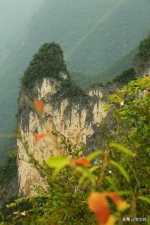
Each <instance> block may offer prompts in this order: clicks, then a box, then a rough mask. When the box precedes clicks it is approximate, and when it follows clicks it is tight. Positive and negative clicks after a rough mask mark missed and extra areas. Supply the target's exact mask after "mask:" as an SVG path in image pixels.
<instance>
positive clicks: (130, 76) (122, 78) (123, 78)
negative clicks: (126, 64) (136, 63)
mask: <svg viewBox="0 0 150 225" xmlns="http://www.w3.org/2000/svg"><path fill="white" fill-rule="evenodd" d="M134 79H135V70H134V68H133V67H131V68H129V69H127V70H125V71H123V72H122V73H121V74H120V75H119V76H117V77H115V78H114V79H113V82H114V83H115V82H118V83H123V84H128V83H129V82H130V81H131V80H134Z"/></svg>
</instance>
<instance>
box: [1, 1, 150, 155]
mask: <svg viewBox="0 0 150 225" xmlns="http://www.w3.org/2000/svg"><path fill="white" fill-rule="evenodd" d="M34 11H36V9H34ZM149 11H150V2H149V1H147V0H143V1H140V0H132V1H130V0H111V1H110V0H105V1H103V0H94V1H91V0H82V1H80V0H76V1H74V0H45V1H44V3H43V5H42V7H40V9H39V11H38V12H37V13H36V14H35V15H34V16H32V19H31V21H30V23H29V25H28V28H27V31H26V33H25V34H24V36H23V37H22V36H21V37H19V40H17V41H16V45H15V47H13V48H12V46H13V45H14V42H12V43H11V40H9V42H8V41H7V44H5V46H7V48H8V49H10V52H9V53H8V54H7V55H6V57H5V60H2V63H1V65H0V107H1V112H0V113H1V116H0V133H10V131H12V129H13V127H14V126H15V112H16V104H17V96H18V90H19V85H20V84H19V79H20V77H21V76H22V74H23V70H25V69H26V67H27V65H28V63H29V61H30V59H31V57H32V55H33V54H34V53H35V52H36V51H37V49H38V48H39V46H40V45H41V44H43V43H45V42H48V43H49V42H52V41H55V42H56V43H59V44H60V46H61V48H62V49H63V51H64V56H65V60H66V63H67V65H68V67H69V69H70V70H75V71H80V72H86V73H88V74H89V73H91V75H89V76H87V77H85V75H84V77H85V81H86V82H87V83H86V84H85V83H84V82H83V81H81V83H80V85H82V86H84V87H85V86H88V85H90V84H92V83H93V80H94V83H95V82H103V81H105V82H106V79H105V80H104V78H106V77H107V80H108V79H109V78H110V76H111V72H110V71H111V70H109V73H107V68H108V67H109V66H111V65H113V63H116V62H117V61H118V60H119V59H120V57H123V56H125V55H126V54H127V53H128V52H130V51H131V50H132V49H134V48H135V47H137V45H138V43H139V41H140V40H142V39H143V38H144V37H145V36H146V34H147V30H148V29H149V21H150V14H149ZM8 46H10V47H8ZM3 56H4V55H2V57H3ZM130 63H131V61H130V62H129V64H130ZM115 68H116V67H115ZM122 69H124V68H122ZM102 71H105V72H104V74H101V72H102ZM114 71H115V69H114ZM116 71H117V72H116V73H117V74H118V70H116ZM93 73H94V74H96V75H94V76H93ZM117 74H116V75H117ZM112 77H114V73H113V75H112ZM76 80H77V79H76ZM78 83H79V82H78ZM1 140H2V139H1ZM1 143H2V142H1ZM2 149H3V146H1V147H0V151H2Z"/></svg>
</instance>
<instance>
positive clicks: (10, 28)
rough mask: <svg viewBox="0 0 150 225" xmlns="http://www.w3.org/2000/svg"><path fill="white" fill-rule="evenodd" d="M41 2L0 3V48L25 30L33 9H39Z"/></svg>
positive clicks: (33, 0)
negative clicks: (17, 33) (20, 31)
mask: <svg viewBox="0 0 150 225" xmlns="http://www.w3.org/2000/svg"><path fill="white" fill-rule="evenodd" d="M42 2H43V0H26V1H24V0H19V1H18V0H13V1H10V0H1V1H0V48H1V47H2V46H4V45H5V44H7V41H8V40H10V38H13V36H14V35H16V32H18V31H19V30H20V29H21V30H25V28H26V26H27V24H28V22H29V20H30V19H31V17H32V13H33V7H34V9H35V8H39V7H40V5H41V3H42Z"/></svg>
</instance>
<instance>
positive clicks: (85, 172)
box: [77, 166, 95, 185]
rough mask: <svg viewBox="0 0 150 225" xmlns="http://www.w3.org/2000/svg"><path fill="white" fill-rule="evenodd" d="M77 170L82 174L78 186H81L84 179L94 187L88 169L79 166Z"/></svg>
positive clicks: (91, 175)
mask: <svg viewBox="0 0 150 225" xmlns="http://www.w3.org/2000/svg"><path fill="white" fill-rule="evenodd" d="M77 170H78V171H80V172H82V176H81V178H80V180H79V185H81V184H82V183H83V181H84V180H85V179H87V180H89V181H90V182H91V183H92V185H95V176H94V175H93V174H92V173H91V172H90V171H89V169H87V168H85V167H80V166H79V167H78V168H77Z"/></svg>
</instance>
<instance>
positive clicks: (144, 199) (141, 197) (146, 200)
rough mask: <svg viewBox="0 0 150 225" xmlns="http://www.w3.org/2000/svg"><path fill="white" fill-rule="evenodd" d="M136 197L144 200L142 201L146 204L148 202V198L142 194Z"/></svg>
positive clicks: (149, 200)
mask: <svg viewBox="0 0 150 225" xmlns="http://www.w3.org/2000/svg"><path fill="white" fill-rule="evenodd" d="M137 198H138V199H140V200H142V201H144V202H147V203H148V204H150V198H146V197H144V196H138V197H137Z"/></svg>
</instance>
